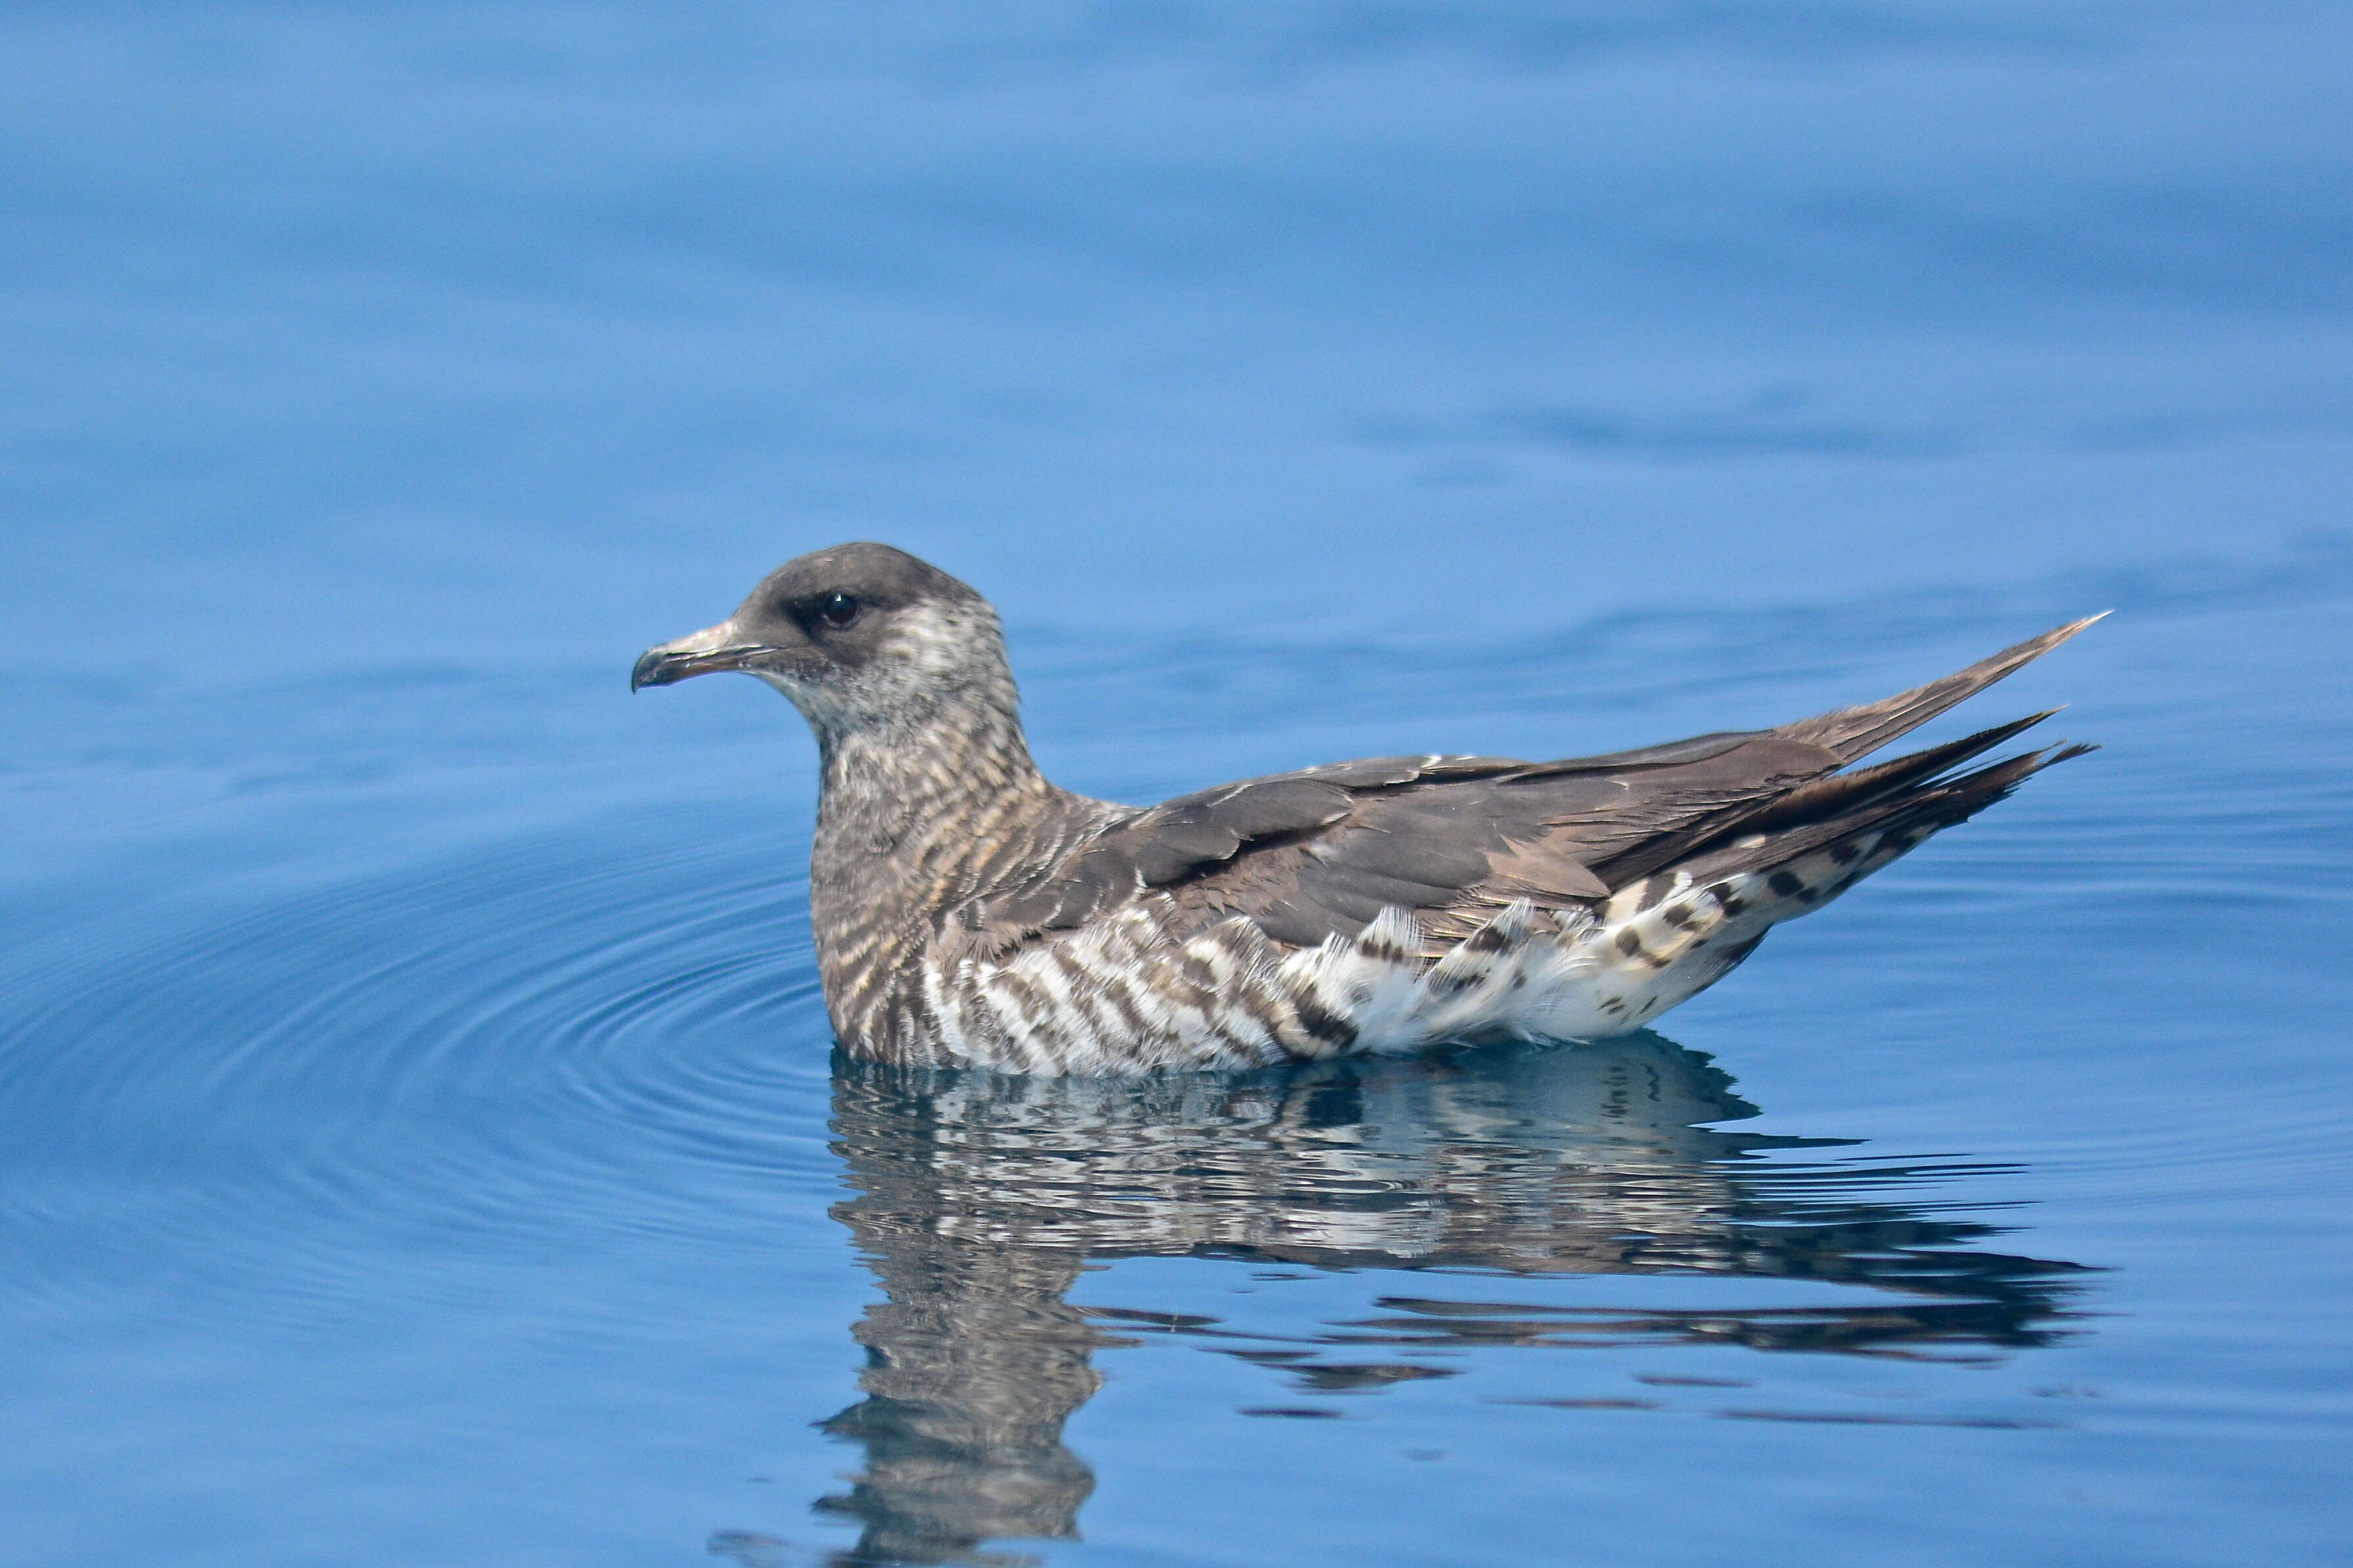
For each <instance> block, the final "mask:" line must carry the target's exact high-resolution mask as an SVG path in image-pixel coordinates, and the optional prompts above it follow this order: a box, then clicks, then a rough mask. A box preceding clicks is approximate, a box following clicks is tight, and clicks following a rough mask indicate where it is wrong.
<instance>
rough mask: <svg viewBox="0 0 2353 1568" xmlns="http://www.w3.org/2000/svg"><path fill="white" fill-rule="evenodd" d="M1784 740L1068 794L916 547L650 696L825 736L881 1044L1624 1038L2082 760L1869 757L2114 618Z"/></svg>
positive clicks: (970, 621)
mask: <svg viewBox="0 0 2353 1568" xmlns="http://www.w3.org/2000/svg"><path fill="white" fill-rule="evenodd" d="M2096 619H2098V617H2097V616H2093V617H2091V619H2088V620H2083V621H2077V622H2074V623H2073V624H2071V625H2068V626H2060V627H2057V628H2055V629H2054V630H2052V631H2048V632H2045V633H2043V634H2042V636H2040V637H2030V638H2028V639H2027V640H2026V641H2024V642H2021V643H2020V644H2018V645H2017V646H2016V647H2010V648H2006V649H2004V650H2003V651H2001V652H2000V653H1998V654H1995V655H1994V656H1992V657H1991V658H1987V659H1983V660H1981V661H1979V662H1978V663H1976V664H1973V665H1971V666H1969V667H1968V668H1966V669H1963V670H1960V671H1958V672H1957V673H1956V674H1953V675H1948V676H1947V677H1945V678H1944V679H1941V680H1934V681H1931V682H1929V683H1928V684H1927V685H1926V686H1921V687H1917V688H1915V689H1912V690H1910V691H1905V692H1903V693H1900V694H1898V695H1896V696H1894V697H1890V698H1887V699H1886V700H1883V701H1879V702H1873V703H1867V704H1865V705H1863V706H1861V707H1856V708H1842V709H1839V710H1835V711H1832V712H1829V713H1824V714H1820V715H1819V716H1817V717H1815V718H1811V719H1801V720H1799V721H1796V722H1794V723H1790V724H1784V725H1781V726H1780V727H1778V728H1777V729H1771V730H1757V731H1733V732H1725V733H1719V734H1709V735H1700V736H1695V737H1694V738H1692V739H1690V740H1685V741H1677V742H1671V743H1669V744H1667V745H1662V746H1652V747H1649V748H1646V749H1644V750H1641V751H1633V752H1613V753H1611V754H1609V755H1606V756H1594V757H1571V758H1567V759H1563V760H1559V761H1555V762H1540V763H1530V762H1522V761H1518V760H1515V759H1512V758H1506V757H1474V756H1445V755H1431V756H1419V757H1377V758H1371V759H1367V760H1363V761H1357V762H1346V763H1325V764H1324V765H1323V766H1320V767H1312V768H1306V769H1303V770H1301V771H1300V772H1298V773H1281V774H1276V775H1274V776H1271V777H1268V778H1257V779H1245V780H1242V781H1241V782H1240V783H1236V784H1220V785H1219V786H1217V787H1216V788H1214V789H1207V790H1202V791H1200V792H1198V793H1197V794H1193V795H1180V796H1178V797H1177V798H1176V799H1174V800H1170V801H1166V802H1164V803H1163V804H1161V805H1155V806H1148V807H1147V806H1133V805H1114V804H1113V803H1111V802H1109V801H1101V800H1092V799H1090V798H1088V797H1086V796H1084V795H1073V794H1071V792H1069V791H1067V790H1064V789H1060V788H1058V787H1056V786H1055V785H1054V784H1050V783H1049V782H1048V781H1047V779H1046V778H1045V776H1044V775H1043V774H1041V773H1039V771H1038V768H1037V765H1036V764H1035V763H1033V762H1031V760H1030V757H1029V747H1028V745H1027V744H1026V742H1024V741H1023V739H1022V732H1021V723H1020V719H1019V715H1018V708H1017V698H1016V693H1015V689H1014V682H1013V674H1012V670H1011V668H1010V666H1009V665H1008V662H1007V658H1006V653H1005V641H1004V637H1003V635H1002V633H1001V631H1000V629H999V626H998V624H997V613H996V611H995V610H993V609H992V608H991V607H990V606H989V605H988V603H987V600H985V599H983V598H982V597H981V596H980V595H978V594H976V593H975V592H974V591H973V590H972V589H971V588H969V587H966V586H965V584H962V583H960V582H958V581H956V580H955V578H953V577H951V576H949V575H948V574H945V573H944V572H942V571H940V570H939V569H937V568H936V567H934V566H931V565H929V564H927V563H924V562H922V561H919V560H917V559H916V558H915V557H913V556H912V555H909V554H907V553H906V552H903V551H900V550H895V549H892V547H890V546H888V545H883V544H864V543H861V544H842V545H837V546H835V547H833V548H831V549H828V550H820V551H818V552H814V553H812V554H808V555H804V556H802V557H800V558H799V559H798V560H796V561H792V562H789V563H786V565H784V566H781V567H779V568H778V569H777V570H776V571H775V572H773V573H771V574H769V575H768V576H767V577H766V578H765V579H764V580H762V582H761V583H760V584H759V586H757V587H756V588H754V590H753V591H752V594H751V596H750V597H748V598H746V599H745V600H744V603H743V604H742V605H740V606H739V607H738V608H737V609H736V611H735V613H734V614H733V616H729V617H728V618H727V619H726V620H724V621H722V622H720V623H719V624H718V625H717V626H711V627H708V628H706V629H705V630H702V631H700V632H696V633H694V634H693V635H691V636H690V637H681V638H679V639H678V640H677V641H675V642H670V643H664V644H662V645H661V646H660V647H655V648H652V649H649V650H648V652H647V653H646V654H645V655H644V657H643V658H639V659H638V663H637V668H636V669H635V670H634V671H633V672H632V674H631V677H630V687H631V689H637V688H638V687H644V686H667V685H669V684H670V683H672V682H674V681H679V680H683V679H687V678H688V677H690V676H695V675H703V674H708V673H710V672H712V671H714V670H741V671H743V672H744V673H746V674H749V675H754V676H757V677H758V678H759V679H762V680H764V681H765V682H767V684H769V685H770V686H773V687H775V688H776V689H777V690H778V691H781V692H783V693H784V694H785V696H786V697H787V698H789V699H790V700H792V703H793V705H794V706H795V707H797V708H798V709H799V710H800V711H801V713H802V715H803V716H804V717H805V718H807V721H808V723H809V728H810V729H811V730H812V731H815V733H816V736H817V743H818V759H819V776H820V794H819V795H818V817H817V833H816V838H815V842H814V845H813V847H812V850H811V854H810V865H809V913H810V919H811V921H812V924H813V925H814V927H815V931H816V939H817V957H818V973H819V975H820V978H821V979H822V981H823V984H824V987H825V997H826V1006H827V1010H828V1014H829V1015H830V1016H831V1018H832V1022H833V1027H834V1030H835V1032H836V1034H837V1036H838V1037H839V1040H840V1043H841V1045H842V1047H844V1048H845V1049H846V1050H847V1051H849V1053H850V1054H851V1055H852V1056H855V1057H860V1058H871V1059H875V1060H881V1061H889V1062H896V1063H902V1064H907V1065H913V1066H934V1067H949V1066H967V1067H984V1068H996V1069H998V1070H1002V1071H1010V1072H1027V1073H1048V1074H1069V1075H1111V1074H1119V1073H1130V1072H1143V1071H1151V1070H1155V1069H1169V1068H1232V1067H1243V1066H1254V1065H1265V1064H1271V1063H1277V1062H1282V1061H1289V1060H1296V1059H1303V1058H1322V1057H1331V1056H1338V1055H1344V1054H1347V1053H1351V1052H1359V1051H1380V1052H1404V1051H1414V1050H1419V1049H1423V1048H1426V1047H1431V1046H1436V1045H1441V1044H1449V1043H1473V1044H1475V1043H1478V1042H1481V1041H1492V1040H1501V1039H1524V1038H1551V1039H1592V1038H1598V1037H1607V1036H1612V1035H1620V1034H1626V1033H1629V1032H1631V1031H1633V1030H1635V1029H1639V1028H1641V1027H1642V1026H1645V1025H1647V1024H1649V1023H1651V1021H1652V1020H1653V1019H1655V1018H1657V1017H1658V1016H1660V1015H1661V1014H1662V1013H1664V1012H1665V1011H1666V1010H1667V1009H1668V1008H1670V1007H1672V1006H1674V1005H1676V1004H1677V1003H1680V1002H1682V1001H1684V1000H1685V999H1687V998H1688V997H1690V996H1692V995H1694V994H1696V993H1697V992H1699V991H1701V990H1704V988H1706V987H1707V986H1709V985H1712V984H1715V982H1716V981H1718V980H1720V979H1722V978H1723V977H1724V976H1725V974H1726V973H1729V972H1730V971H1731V970H1732V969H1733V968H1734V967H1735V966H1736V965H1737V964H1738V963H1740V962H1741V960H1742V959H1744V958H1746V957H1747V956H1748V954H1749V953H1750V952H1753V951H1754V950H1755V949H1756V947H1757V943H1758V942H1761V941H1763V940H1764V937H1765V933H1766V932H1767V931H1768V930H1769V929H1770V928H1771V927H1773V926H1774V925H1776V924H1778V923H1779V922H1780V921H1785V920H1789V919H1792V918H1794V917H1796V916H1798V915H1801V914H1806V913H1809V912H1810V911H1812V910H1818V909H1820V907H1821V906H1822V905H1824V904H1826V903H1828V902H1830V901H1831V900H1832V899H1834V898H1836V897H1838V895H1839V894H1841V893H1842V892H1844V891H1845V890H1846V889H1848V888H1850V887H1852V886H1853V885H1854V884H1855V883H1856V882H1858V881H1860V880H1862V879H1863V878H1865V877H1867V876H1869V875H1870V874H1871V873H1872V872H1873V871H1876V870H1878V869H1879V868H1881V867H1883V866H1885V865H1887V864H1888V863H1889V862H1891V861H1893V860H1894V859H1895V858H1897V857H1898V856H1900V855H1903V854H1905V852H1906V851H1908V850H1910V849H1912V848H1914V847H1916V846H1917V845H1918V844H1919V843H1920V842H1921V841H1922V840H1924V839H1926V838H1927V837H1929V836H1930V835H1932V834H1934V833H1936V832H1937V831H1939V830H1940V829H1942V828H1946V827H1949V826H1953V825H1955V824H1956V823H1959V822H1962V821H1964V820H1966V819H1968V817H1969V816H1974V815H1975V814H1976V813H1977V812H1978V811H1980V810H1982V809H1984V808H1985V807H1986V806H1988V805H1991V804H1992V803H1994V802H1995V801H1997V800H2000V799H2001V798H2002V797H2003V796H2005V795H2009V794H2010V792H2011V791H2012V790H2014V789H2016V788H2017V787H2018V785H2019V784H2021V783H2023V782H2024V781H2025V780H2026V779H2027V778H2028V777H2029V776H2031V775H2032V774H2033V773H2038V772H2040V771H2041V770H2042V769H2043V768H2046V767H2048V766H2050V765H2051V764H2052V763H2057V762H2061V761H2064V760H2065V759H2067V758H2069V757H2073V756H2076V755H2079V754H2081V753H2082V752H2085V751H2088V750H2090V749H2091V748H2089V747H2087V746H2080V745H2072V744H2062V745H2058V746H2053V747H2050V748H2046V749H2043V750H2040V751H2031V752H2024V753H2022V754H2020V755H2015V756H2011V757H2009V758H2007V759H2005V760H2002V761H1998V762H1994V763H1987V764H1983V765H1977V766H1971V765H1970V764H1972V763H1974V762H1975V761H1976V759H1978V757H1980V756H1982V755H1983V754H1984V753H1985V752H1989V751H1991V750H1993V749H1994V748H1996V747H1998V746H2000V745H2001V744H2002V743H2003V742H2006V741H2009V740H2010V738H2012V737H2013V736H2015V735H2018V734H2019V733H2021V731H2025V730H2026V729H2028V728H2029V727H2031V726H2032V725H2034V724H2036V723H2038V722H2040V721H2042V720H2043V719H2046V718H2048V717H2049V716H2050V715H2049V714H2048V713H2038V714H2032V715H2030V716H2028V717H2026V718H2022V719H2018V720H2013V721H2010V722H2007V723H2002V724H1997V725H1995V726H1993V727H1992V728H1991V729H1988V730H1982V731H1978V732H1977V733H1975V734H1973V735H1969V736H1968V737H1966V738H1964V739H1961V740H1957V741H1954V742H1948V743H1947V744H1944V745H1940V746H1935V747H1931V748H1929V749H1927V750H1925V751H1920V752H1912V753H1910V754H1908V755H1905V756H1900V757H1897V758H1895V759H1894V760H1893V761H1890V762H1883V763H1876V764H1873V765H1871V766H1866V767H1856V766H1854V765H1853V764H1854V763H1857V762H1859V761H1860V760H1861V759H1862V758H1863V757H1864V756H1866V755H1868V754H1870V753H1871V752H1875V751H1877V750H1879V749H1880V748H1881V747H1883V746H1884V745H1886V744H1887V743H1888V742H1892V741H1894V740H1895V739H1897V738H1898V737H1900V736H1902V735H1904V734H1905V733H1906V732H1908V731H1911V730H1913V729H1915V728H1916V727H1917V726H1919V725H1920V724H1923V723H1925V722H1926V721H1928V720H1930V719H1933V718H1935V717H1936V715H1937V714H1939V713H1942V712H1944V711H1945V710H1947V709H1948V708H1950V707H1952V706H1953V705H1954V704H1955V703H1957V702H1959V701H1961V700H1963V699H1965V698H1968V697H1969V696H1971V695H1973V694H1975V693H1976V692H1978V691H1979V690H1982V689H1984V688H1986V687H1987V686H1989V685H1991V684H1992V683H1993V682H1995V681H1997V680H1999V679H2001V678H2002V677H2004V676H2006V675H2008V674H2010V672H2011V671H2013V670H2015V669H2017V668H2019V667H2020V666H2021V665H2023V664H2026V663H2027V662H2028V661H2030V660H2031V659H2033V658H2038V657H2040V656H2041V655H2042V654H2044V653H2047V652H2049V651H2050V650H2051V649H2052V648H2053V647H2057V646H2058V645H2059V644H2060V643H2062V642H2064V641H2065V640H2067V638H2069V637H2073V636H2074V635H2075V633H2077V632H2079V631H2081V630H2082V629H2083V628H2084V626H2089V625H2090V624H2091V621H2092V620H2096Z"/></svg>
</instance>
